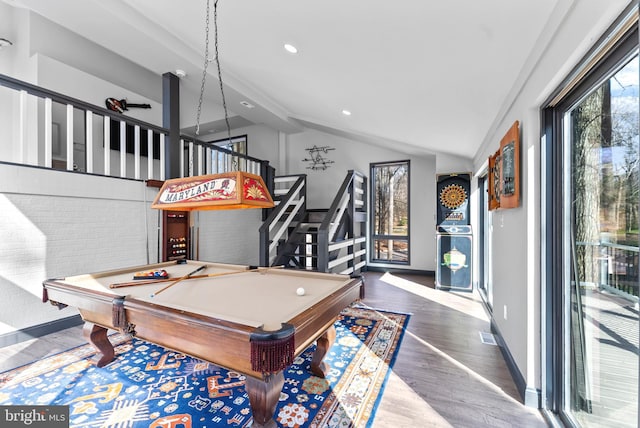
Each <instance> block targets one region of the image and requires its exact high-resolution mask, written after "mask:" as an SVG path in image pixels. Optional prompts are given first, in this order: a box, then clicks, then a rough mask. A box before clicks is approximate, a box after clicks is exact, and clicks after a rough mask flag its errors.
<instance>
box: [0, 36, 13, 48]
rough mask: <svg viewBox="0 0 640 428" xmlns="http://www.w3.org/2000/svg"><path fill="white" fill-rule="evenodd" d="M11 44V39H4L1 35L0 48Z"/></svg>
mask: <svg viewBox="0 0 640 428" xmlns="http://www.w3.org/2000/svg"><path fill="white" fill-rule="evenodd" d="M11 45H13V43H11V41H10V40H7V39H3V38H1V37H0V50H2V48H4V47H5V46H11Z"/></svg>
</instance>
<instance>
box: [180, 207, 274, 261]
mask: <svg viewBox="0 0 640 428" xmlns="http://www.w3.org/2000/svg"><path fill="white" fill-rule="evenodd" d="M191 215H192V216H196V220H195V221H194V223H195V224H196V225H198V231H197V237H198V239H199V245H198V248H199V253H198V255H197V256H198V257H197V258H198V259H199V260H207V261H211V262H218V263H232V264H241V265H253V266H258V265H259V264H260V252H259V250H260V234H259V233H258V229H259V228H260V226H261V225H262V210H261V209H250V210H221V211H216V210H213V211H201V212H194V213H192V214H191Z"/></svg>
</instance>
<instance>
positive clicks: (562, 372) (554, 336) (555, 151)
mask: <svg viewBox="0 0 640 428" xmlns="http://www.w3.org/2000/svg"><path fill="white" fill-rule="evenodd" d="M638 42H639V36H638V23H637V21H636V22H635V24H634V25H633V27H631V29H630V30H629V31H628V32H627V33H626V34H625V36H624V37H622V38H621V39H620V40H618V42H617V43H616V44H615V45H614V46H613V47H612V48H611V49H609V50H608V51H607V54H606V55H605V56H603V58H602V59H601V60H600V62H599V63H598V64H597V65H595V66H594V67H592V68H591V69H590V70H589V71H588V73H587V74H585V76H584V77H583V78H582V79H581V80H580V81H579V82H578V83H577V84H575V86H573V87H572V89H571V90H570V91H568V92H567V93H566V94H565V95H564V96H563V97H562V98H561V99H560V100H558V101H557V102H553V101H549V102H548V103H547V104H546V107H545V108H543V109H542V110H541V190H542V192H543V194H542V198H541V240H542V242H541V249H542V252H543V254H542V255H541V278H542V281H543V284H542V287H541V293H542V294H541V299H542V305H543V310H542V317H541V321H542V332H543V340H542V358H541V361H542V407H543V411H544V412H546V413H547V414H548V416H549V413H550V414H551V417H558V418H559V419H560V420H561V421H562V423H564V424H565V425H566V426H571V427H577V426H579V425H578V423H577V421H576V419H575V418H574V417H573V416H572V414H571V409H570V408H569V407H568V405H569V398H568V394H570V385H569V384H568V378H569V377H568V376H567V373H568V371H567V370H569V368H568V367H567V366H568V361H569V358H568V357H567V355H566V354H565V350H566V349H568V348H567V346H568V345H569V344H568V340H569V335H570V331H569V324H568V323H569V321H568V318H569V317H568V314H567V313H566V310H565V309H566V307H567V302H568V299H569V295H568V291H569V290H568V288H567V287H565V284H566V282H567V281H569V280H570V278H569V275H570V269H568V263H567V260H569V259H570V258H569V255H568V254H567V253H568V247H567V244H566V239H565V238H566V235H567V233H568V232H567V231H568V229H567V228H568V227H570V213H566V212H565V210H564V207H565V204H566V199H567V198H569V197H570V177H569V176H568V174H565V173H564V172H565V171H571V169H570V160H569V158H570V155H571V153H570V150H569V149H568V147H567V146H566V141H567V139H566V138H565V137H566V135H565V134H566V132H567V131H565V130H566V129H567V126H566V123H565V121H566V119H565V115H566V113H568V112H569V111H570V110H571V109H572V108H573V106H575V105H576V104H577V103H578V102H579V101H580V100H581V99H583V97H584V96H585V95H586V94H588V93H590V92H591V91H592V90H593V89H594V88H596V87H597V86H598V85H599V84H601V83H602V82H603V81H604V80H605V79H607V78H609V77H611V74H612V72H613V71H615V70H617V69H618V68H619V67H620V66H621V65H622V64H623V63H625V62H626V61H627V60H628V59H629V58H631V57H632V56H633V55H637V52H638V45H639V43H638ZM556 96H557V94H555V96H554V97H556ZM552 99H553V97H552ZM567 163H569V165H567ZM558 266H564V267H563V268H560V269H557V268H555V267H558ZM639 370H640V367H639ZM639 406H640V404H639ZM639 414H640V411H639ZM638 426H640V422H639V423H638Z"/></svg>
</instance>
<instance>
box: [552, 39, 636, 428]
mask: <svg viewBox="0 0 640 428" xmlns="http://www.w3.org/2000/svg"><path fill="white" fill-rule="evenodd" d="M638 90H639V71H638V33H637V30H633V31H631V32H630V33H629V34H627V35H626V38H625V37H623V38H621V41H620V42H619V43H618V45H617V46H616V47H615V48H614V49H612V50H611V51H609V52H607V55H604V56H603V59H602V60H601V62H600V63H599V64H598V65H596V66H595V67H592V68H591V70H590V71H589V73H586V74H585V77H584V78H583V81H580V82H578V83H576V84H575V86H574V88H573V90H572V91H571V92H569V93H567V94H566V96H565V97H564V98H562V99H561V100H560V101H559V102H557V104H555V105H553V106H551V107H550V108H549V109H547V111H545V124H544V126H545V137H546V138H549V141H548V145H547V146H546V147H547V150H548V152H549V157H548V158H547V159H546V161H547V162H548V164H549V165H548V166H547V167H546V168H547V170H546V172H545V173H546V175H548V176H551V178H546V177H545V178H544V180H547V179H548V180H549V182H548V184H547V186H548V187H547V192H548V195H547V198H546V204H547V214H548V217H547V219H548V224H549V226H548V227H547V231H546V236H545V239H546V241H547V242H546V252H547V257H546V260H547V270H548V271H549V272H548V273H547V274H546V275H547V276H546V281H547V288H546V289H547V296H548V299H547V308H548V328H547V330H546V333H547V335H548V336H549V340H548V342H547V343H548V352H547V355H546V361H547V373H546V381H547V385H546V393H547V403H546V405H547V407H548V408H550V409H552V410H554V411H555V412H556V413H557V414H558V415H559V416H560V417H561V418H562V419H563V422H564V423H565V424H567V425H573V426H580V427H616V428H624V427H629V428H631V427H638V420H639V419H638V389H639V387H638V385H639V376H638V373H639V367H640V353H639V338H640V331H639V317H638V313H639V307H638V296H639V293H638V288H639V277H638V273H639V269H640V263H639V259H638V258H639V239H638V236H639V224H640V219H639V213H638V208H639V205H640V172H639V162H640V151H639V143H640V140H639V121H640V114H639V106H640V104H639V98H638Z"/></svg>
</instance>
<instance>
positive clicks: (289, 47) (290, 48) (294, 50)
mask: <svg viewBox="0 0 640 428" xmlns="http://www.w3.org/2000/svg"><path fill="white" fill-rule="evenodd" d="M284 48H285V50H286V51H287V52H289V53H292V54H296V53H298V48H296V47H295V46H293V45H291V44H289V43H285V45H284Z"/></svg>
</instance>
